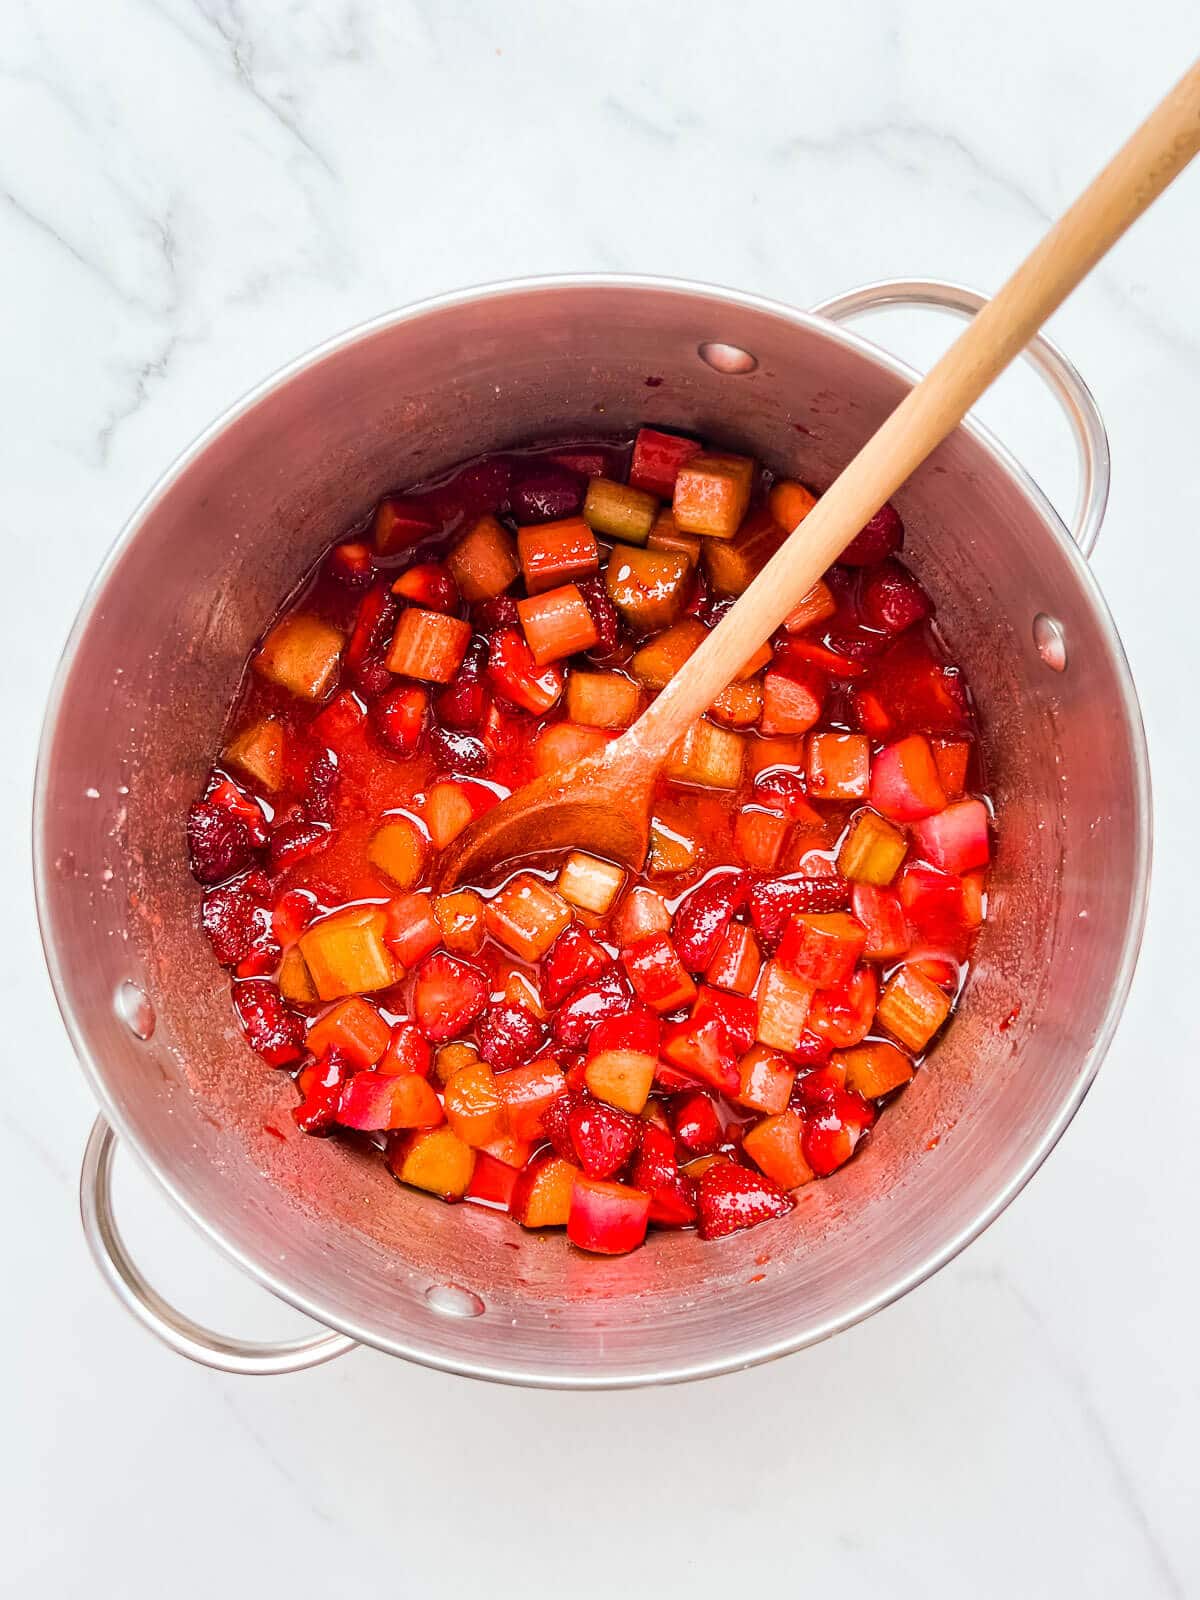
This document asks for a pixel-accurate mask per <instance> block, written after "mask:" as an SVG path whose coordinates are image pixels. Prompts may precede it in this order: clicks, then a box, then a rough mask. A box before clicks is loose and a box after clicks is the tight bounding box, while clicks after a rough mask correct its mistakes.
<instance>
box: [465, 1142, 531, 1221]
mask: <svg viewBox="0 0 1200 1600" xmlns="http://www.w3.org/2000/svg"><path fill="white" fill-rule="evenodd" d="M520 1179H521V1174H520V1172H518V1171H517V1169H516V1168H515V1167H510V1166H509V1165H508V1163H507V1162H504V1161H497V1160H496V1158H495V1156H492V1155H489V1154H488V1153H487V1151H486V1150H477V1151H476V1152H475V1170H474V1171H473V1172H472V1174H471V1181H470V1183H469V1184H468V1185H467V1189H466V1195H465V1198H466V1199H468V1200H475V1201H477V1202H478V1203H479V1204H480V1205H485V1206H495V1207H497V1208H498V1209H499V1210H501V1211H509V1210H511V1208H512V1201H513V1195H514V1194H515V1193H516V1189H517V1184H518V1183H519V1182H520Z"/></svg>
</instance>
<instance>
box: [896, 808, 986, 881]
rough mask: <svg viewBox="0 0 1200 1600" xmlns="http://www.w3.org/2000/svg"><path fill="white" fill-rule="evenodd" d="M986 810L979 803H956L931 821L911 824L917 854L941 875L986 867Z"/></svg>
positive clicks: (926, 820)
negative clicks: (940, 872) (940, 871)
mask: <svg viewBox="0 0 1200 1600" xmlns="http://www.w3.org/2000/svg"><path fill="white" fill-rule="evenodd" d="M988 820H989V819H988V810H987V807H986V806H985V805H984V803H983V801H982V800H956V801H955V803H954V804H953V805H950V806H947V807H946V809H945V810H944V811H939V812H938V814H937V815H936V816H934V817H926V818H925V819H924V820H922V821H920V822H917V823H914V825H913V830H912V834H913V840H914V842H915V844H916V847H917V853H918V854H919V855H921V856H923V857H924V858H925V860H926V861H929V862H932V863H933V865H934V866H935V867H941V869H942V870H943V872H958V873H963V872H970V871H971V869H972V868H973V867H986V866H987V864H988V858H989V856H990V854H991V851H990V847H989V844H988Z"/></svg>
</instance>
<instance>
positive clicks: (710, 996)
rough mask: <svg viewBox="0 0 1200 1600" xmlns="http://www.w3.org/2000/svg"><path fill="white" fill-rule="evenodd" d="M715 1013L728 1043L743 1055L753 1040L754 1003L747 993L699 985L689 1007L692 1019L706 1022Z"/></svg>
mask: <svg viewBox="0 0 1200 1600" xmlns="http://www.w3.org/2000/svg"><path fill="white" fill-rule="evenodd" d="M710 1017H715V1018H716V1019H717V1021H718V1022H720V1024H721V1026H722V1027H723V1028H724V1029H725V1033H726V1036H727V1038H728V1039H729V1042H730V1044H731V1045H732V1046H733V1048H734V1049H735V1050H736V1051H737V1053H738V1055H740V1056H741V1055H745V1053H746V1051H747V1050H749V1048H750V1046H751V1045H752V1044H753V1043H754V1035H755V1031H756V1029H757V1027H758V1006H757V1005H756V1003H755V1002H754V1001H753V1000H751V999H750V998H749V997H748V996H747V995H741V994H730V993H729V992H728V991H727V990H725V989H712V988H709V987H708V986H707V985H705V986H703V987H702V988H701V990H700V993H699V994H698V995H697V997H696V1003H695V1005H693V1007H692V1016H691V1020H692V1021H693V1022H701V1023H703V1022H707V1021H708V1019H709V1018H710Z"/></svg>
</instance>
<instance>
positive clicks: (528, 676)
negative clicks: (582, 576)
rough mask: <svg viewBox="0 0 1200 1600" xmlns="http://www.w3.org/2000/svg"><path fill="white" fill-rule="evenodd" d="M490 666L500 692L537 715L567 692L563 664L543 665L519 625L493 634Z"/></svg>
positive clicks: (492, 677) (513, 702) (522, 708)
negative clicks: (535, 655) (564, 686)
mask: <svg viewBox="0 0 1200 1600" xmlns="http://www.w3.org/2000/svg"><path fill="white" fill-rule="evenodd" d="M576 592H577V593H578V590H577V591H576ZM487 670H488V678H489V680H490V682H491V684H492V687H493V688H494V689H495V691H496V693H497V694H499V695H501V696H502V697H503V698H504V699H505V700H507V701H508V702H509V703H510V704H511V705H514V706H519V707H520V708H521V710H522V711H532V712H533V713H534V715H535V716H541V715H542V713H543V712H546V711H549V709H550V707H551V706H552V705H554V703H555V701H556V700H558V698H559V696H560V695H561V694H562V692H563V682H564V680H563V673H562V668H561V667H557V666H554V665H548V666H542V667H539V666H538V664H537V663H536V661H534V659H533V651H532V650H531V649H530V648H529V646H528V644H527V643H526V642H525V635H524V634H523V633H518V632H517V630H516V629H515V628H504V629H502V630H501V631H500V632H499V633H497V634H495V635H494V636H493V638H492V642H491V652H490V655H489V657H488V669H487Z"/></svg>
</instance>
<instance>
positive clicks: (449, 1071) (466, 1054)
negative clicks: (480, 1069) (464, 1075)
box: [433, 1042, 479, 1084]
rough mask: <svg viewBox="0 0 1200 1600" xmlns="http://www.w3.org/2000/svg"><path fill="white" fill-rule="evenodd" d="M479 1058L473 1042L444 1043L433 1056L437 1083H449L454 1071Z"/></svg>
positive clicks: (467, 1065)
mask: <svg viewBox="0 0 1200 1600" xmlns="http://www.w3.org/2000/svg"><path fill="white" fill-rule="evenodd" d="M478 1060H479V1052H478V1051H477V1050H476V1049H475V1046H474V1045H473V1044H462V1043H461V1042H460V1043H458V1044H444V1045H442V1046H441V1047H440V1048H439V1049H438V1052H437V1054H436V1055H435V1056H434V1058H433V1071H434V1074H435V1076H436V1077H437V1080H438V1082H439V1083H443V1084H445V1083H449V1082H450V1079H451V1078H452V1077H453V1076H454V1074H455V1073H456V1072H459V1071H461V1070H462V1068H463V1067H469V1066H470V1065H471V1063H472V1062H473V1061H478Z"/></svg>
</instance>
